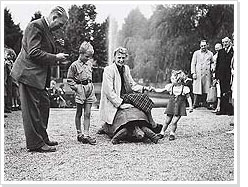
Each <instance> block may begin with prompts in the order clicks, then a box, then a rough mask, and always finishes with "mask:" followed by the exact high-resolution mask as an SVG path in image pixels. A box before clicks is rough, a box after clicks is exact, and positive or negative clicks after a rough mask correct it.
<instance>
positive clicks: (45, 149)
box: [29, 144, 56, 153]
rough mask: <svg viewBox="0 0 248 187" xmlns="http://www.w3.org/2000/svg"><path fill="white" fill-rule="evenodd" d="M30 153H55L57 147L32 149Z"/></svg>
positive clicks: (44, 146) (45, 146) (46, 146)
mask: <svg viewBox="0 0 248 187" xmlns="http://www.w3.org/2000/svg"><path fill="white" fill-rule="evenodd" d="M29 151H30V152H39V153H46V152H55V151H56V148H55V147H50V146H48V145H47V144H45V145H43V146H42V147H40V148H38V149H30V150H29Z"/></svg>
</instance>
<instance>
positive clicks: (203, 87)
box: [191, 40, 213, 108]
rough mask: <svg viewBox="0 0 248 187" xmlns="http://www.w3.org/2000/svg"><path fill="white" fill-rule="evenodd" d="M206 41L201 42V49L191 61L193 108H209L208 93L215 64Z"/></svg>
mask: <svg viewBox="0 0 248 187" xmlns="http://www.w3.org/2000/svg"><path fill="white" fill-rule="evenodd" d="M207 47H208V43H207V41H206V40H201V42H200V49H199V50H197V51H195V52H194V54H193V57H192V60H191V74H192V78H193V94H194V103H193V108H197V107H199V101H200V100H201V102H202V106H204V107H207V102H206V99H207V93H208V92H209V88H210V85H211V64H212V63H213V53H212V52H211V51H209V50H208V49H207Z"/></svg>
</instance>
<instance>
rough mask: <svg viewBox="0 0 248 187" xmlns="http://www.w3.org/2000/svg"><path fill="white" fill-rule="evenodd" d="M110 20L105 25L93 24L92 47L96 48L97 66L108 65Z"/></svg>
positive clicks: (95, 58)
mask: <svg viewBox="0 0 248 187" xmlns="http://www.w3.org/2000/svg"><path fill="white" fill-rule="evenodd" d="M108 25H109V23H108V19H106V20H105V21H104V22H103V23H94V24H93V33H92V42H91V43H92V45H93V46H94V51H95V52H94V57H93V58H94V60H95V61H96V65H97V66H102V67H104V66H106V65H107V63H108V33H107V31H108Z"/></svg>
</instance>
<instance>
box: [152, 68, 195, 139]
mask: <svg viewBox="0 0 248 187" xmlns="http://www.w3.org/2000/svg"><path fill="white" fill-rule="evenodd" d="M185 80H186V75H185V74H184V72H183V71H182V70H178V71H175V70H173V71H172V73H171V83H170V84H167V85H166V86H165V87H164V88H157V89H155V88H153V91H155V92H159V93H161V92H164V91H168V92H170V100H169V103H168V106H167V108H166V111H165V114H166V119H165V123H164V125H163V128H162V129H161V132H160V133H159V134H158V136H159V138H163V137H164V136H165V131H166V129H167V128H168V126H169V124H171V125H172V127H171V131H170V136H169V140H170V141H171V140H175V133H176V129H177V123H178V121H179V120H180V118H181V116H186V115H187V113H186V100H187V101H188V103H189V112H193V106H192V99H191V97H190V89H189V87H188V86H185V85H184V82H185Z"/></svg>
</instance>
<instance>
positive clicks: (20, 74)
mask: <svg viewBox="0 0 248 187" xmlns="http://www.w3.org/2000/svg"><path fill="white" fill-rule="evenodd" d="M67 20H68V16H67V13H66V11H65V10H64V8H62V7H59V6H57V7H55V8H54V9H52V11H51V12H50V14H49V16H48V17H42V18H40V19H37V20H34V21H32V22H30V23H29V24H28V26H27V28H26V29H25V32H24V36H23V39H22V48H21V51H20V53H19V55H18V57H17V59H16V61H15V63H14V66H13V69H12V71H11V76H12V77H13V78H14V79H15V80H16V81H18V82H19V91H20V100H21V109H22V117H23V126H24V132H25V137H26V145H27V149H29V151H36V152H54V151H56V148H55V147H54V146H55V145H58V142H56V141H50V140H49V138H48V134H47V131H46V129H47V124H48V118H49V108H50V102H49V96H48V92H47V89H46V88H48V87H49V86H50V77H51V67H50V66H51V65H52V64H55V63H57V62H62V63H63V61H64V63H66V62H65V60H66V58H67V56H68V55H67V54H64V53H58V54H56V49H55V44H54V38H53V36H52V31H55V30H57V29H60V28H62V27H63V25H64V24H65V23H66V22H67Z"/></svg>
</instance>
